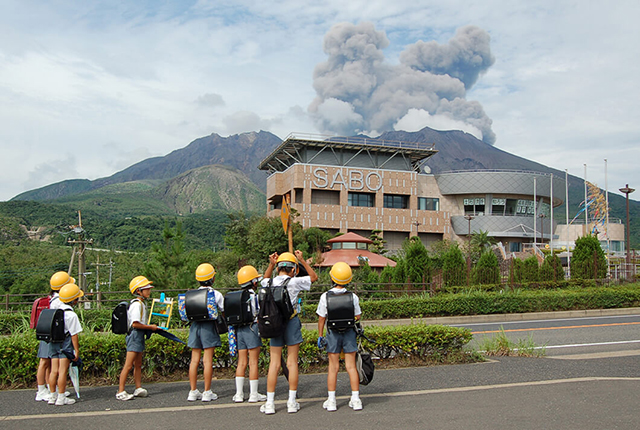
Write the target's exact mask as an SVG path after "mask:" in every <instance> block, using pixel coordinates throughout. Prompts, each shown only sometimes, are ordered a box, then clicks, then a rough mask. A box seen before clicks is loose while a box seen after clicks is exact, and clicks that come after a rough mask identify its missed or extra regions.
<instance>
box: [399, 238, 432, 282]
mask: <svg viewBox="0 0 640 430" xmlns="http://www.w3.org/2000/svg"><path fill="white" fill-rule="evenodd" d="M402 248H403V250H404V260H405V261H406V272H407V277H408V279H409V282H411V283H414V284H422V283H428V282H431V261H430V260H429V253H428V252H427V248H425V247H424V245H423V244H422V241H421V240H420V238H419V237H417V236H413V237H411V238H409V239H407V240H405V241H404V242H403V243H402Z"/></svg>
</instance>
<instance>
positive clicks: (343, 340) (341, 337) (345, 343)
mask: <svg viewBox="0 0 640 430" xmlns="http://www.w3.org/2000/svg"><path fill="white" fill-rule="evenodd" d="M326 339H327V352H328V353H331V354H340V352H342V351H344V353H345V354H349V353H352V352H356V351H357V350H358V341H357V340H356V331H355V330H354V329H352V328H349V329H347V330H345V331H343V332H339V331H337V330H327V337H326Z"/></svg>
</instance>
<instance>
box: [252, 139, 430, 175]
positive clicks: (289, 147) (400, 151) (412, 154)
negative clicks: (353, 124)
mask: <svg viewBox="0 0 640 430" xmlns="http://www.w3.org/2000/svg"><path fill="white" fill-rule="evenodd" d="M306 148H315V149H317V151H313V155H310V156H308V155H307V154H306V152H305V149H306ZM323 151H329V152H333V153H336V152H339V151H347V152H348V153H349V154H351V155H349V156H346V157H344V159H342V157H338V158H341V161H339V162H337V163H336V164H335V165H342V166H353V165H354V164H352V163H356V162H355V161H354V160H355V158H356V156H357V155H358V154H367V155H368V156H367V157H366V159H367V160H368V161H369V162H372V165H371V166H359V167H370V168H382V167H384V165H385V164H386V163H387V161H388V160H389V159H391V158H394V157H401V158H403V159H404V160H406V162H407V163H408V165H409V166H411V169H412V170H414V171H419V169H420V166H421V164H422V163H423V161H424V160H425V159H426V158H429V157H431V156H432V155H433V154H435V153H437V152H438V151H437V150H436V149H435V148H434V144H429V143H416V142H400V141H392V140H384V139H380V138H370V137H360V136H355V137H329V136H321V135H313V134H300V133H296V134H293V133H292V134H290V135H289V136H287V138H286V139H285V140H284V141H283V142H282V143H281V144H280V146H278V147H277V148H276V149H275V150H274V151H273V152H272V153H271V154H270V155H269V156H268V157H267V158H265V159H264V160H262V162H261V163H260V165H259V166H258V168H259V169H260V170H268V171H269V172H270V173H274V172H283V171H285V170H287V169H288V168H289V167H291V166H292V165H293V164H296V163H301V164H311V163H313V160H314V159H315V158H316V156H317V153H318V152H323Z"/></svg>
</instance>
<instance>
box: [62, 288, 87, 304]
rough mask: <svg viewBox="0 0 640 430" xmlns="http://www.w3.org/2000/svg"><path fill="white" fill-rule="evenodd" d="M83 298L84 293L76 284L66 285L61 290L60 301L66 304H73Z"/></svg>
mask: <svg viewBox="0 0 640 430" xmlns="http://www.w3.org/2000/svg"><path fill="white" fill-rule="evenodd" d="M82 296H84V293H83V292H82V290H81V289H80V288H79V287H78V286H77V285H76V284H66V285H64V286H63V287H62V288H60V300H61V301H62V302H64V303H69V302H72V301H74V300H75V299H79V298H80V297H82Z"/></svg>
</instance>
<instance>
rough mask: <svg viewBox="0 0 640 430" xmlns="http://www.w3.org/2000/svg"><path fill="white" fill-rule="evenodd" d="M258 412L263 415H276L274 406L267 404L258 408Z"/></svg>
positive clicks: (273, 404)
mask: <svg viewBox="0 0 640 430" xmlns="http://www.w3.org/2000/svg"><path fill="white" fill-rule="evenodd" d="M260 412H262V413H263V414H265V415H273V414H275V413H276V404H275V403H269V402H267V403H265V404H264V405H262V406H260Z"/></svg>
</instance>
